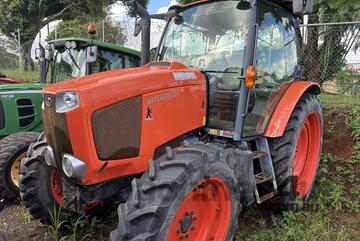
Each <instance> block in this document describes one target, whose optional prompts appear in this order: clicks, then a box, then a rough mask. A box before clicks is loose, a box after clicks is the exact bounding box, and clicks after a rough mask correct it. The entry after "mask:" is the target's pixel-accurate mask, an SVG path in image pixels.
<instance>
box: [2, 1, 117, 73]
mask: <svg viewBox="0 0 360 241" xmlns="http://www.w3.org/2000/svg"><path fill="white" fill-rule="evenodd" d="M113 2H114V1H112V0H104V1H103V0H78V1H73V0H32V1H28V0H5V1H0V12H1V13H2V16H1V18H0V30H1V32H2V33H3V34H5V35H6V36H7V37H8V38H10V39H12V40H13V41H17V30H18V29H19V31H20V42H21V50H20V53H21V56H22V59H23V61H22V62H23V64H22V67H23V69H24V70H28V69H31V70H34V68H35V66H34V63H33V62H32V60H31V56H30V51H31V46H32V43H33V41H34V39H35V37H36V35H37V33H38V32H39V30H40V29H41V28H42V27H44V26H46V25H47V24H48V23H50V22H52V21H54V20H59V19H71V18H73V17H74V16H77V15H78V14H81V13H83V12H87V13H89V14H91V15H92V16H100V15H102V16H105V11H104V10H105V8H106V7H107V6H108V5H109V4H111V3H113Z"/></svg>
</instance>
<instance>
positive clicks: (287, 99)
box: [264, 81, 321, 138]
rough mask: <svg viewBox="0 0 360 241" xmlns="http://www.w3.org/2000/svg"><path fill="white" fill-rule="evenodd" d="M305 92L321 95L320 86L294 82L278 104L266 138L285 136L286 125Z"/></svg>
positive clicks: (269, 123)
mask: <svg viewBox="0 0 360 241" xmlns="http://www.w3.org/2000/svg"><path fill="white" fill-rule="evenodd" d="M305 92H310V93H313V94H316V95H318V94H320V92H321V89H320V85H319V84H318V83H316V82H310V81H294V82H292V83H291V84H290V86H289V87H288V88H287V89H286V91H285V93H284V94H283V96H282V97H281V99H280V101H279V102H278V104H277V106H276V107H275V110H274V111H273V112H272V115H271V117H270V120H269V122H268V125H267V127H266V129H265V133H264V136H265V137H270V138H275V137H280V136H282V135H283V134H284V131H285V128H286V125H287V123H288V121H289V119H290V116H291V114H292V112H293V110H294V108H295V106H296V104H297V103H298V101H299V100H300V98H301V96H302V95H303V94H304V93H305Z"/></svg>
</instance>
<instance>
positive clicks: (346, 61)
mask: <svg viewBox="0 0 360 241" xmlns="http://www.w3.org/2000/svg"><path fill="white" fill-rule="evenodd" d="M304 20H305V21H304V22H305V24H304V25H302V26H301V33H302V36H303V47H302V49H301V60H302V68H303V72H304V75H305V77H306V78H307V79H308V80H312V81H317V82H319V83H320V84H321V85H322V87H323V89H324V92H327V93H330V94H344V95H353V96H360V14H359V13H356V14H347V15H344V16H340V15H327V16H326V15H324V16H321V15H320V16H319V15H316V16H315V15H314V16H308V17H306V18H305V19H304Z"/></svg>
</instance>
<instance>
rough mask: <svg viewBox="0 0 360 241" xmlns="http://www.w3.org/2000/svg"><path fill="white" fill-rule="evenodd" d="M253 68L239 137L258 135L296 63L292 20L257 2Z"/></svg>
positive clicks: (296, 38) (277, 9) (268, 4)
mask: <svg viewBox="0 0 360 241" xmlns="http://www.w3.org/2000/svg"><path fill="white" fill-rule="evenodd" d="M257 24H258V29H257V42H256V49H255V60H254V61H255V63H254V65H255V67H256V70H257V80H256V84H255V87H254V88H253V89H252V90H251V92H250V97H249V98H250V99H249V108H248V112H247V113H246V115H245V122H244V126H243V132H242V136H243V138H248V137H254V136H259V135H262V134H263V133H264V131H265V126H266V121H267V120H266V117H267V116H268V113H269V111H270V112H271V110H270V109H271V108H273V107H272V106H273V105H274V101H275V102H276V99H277V98H278V96H279V92H281V91H283V90H284V89H286V87H287V86H288V85H289V83H290V82H291V81H293V80H294V76H295V72H296V69H297V65H298V44H299V36H298V32H297V31H296V28H295V24H296V19H295V18H294V17H293V16H292V15H291V14H290V13H288V12H287V11H286V10H284V9H283V8H281V7H279V6H277V5H275V4H273V3H271V2H269V1H259V11H258V16H257Z"/></svg>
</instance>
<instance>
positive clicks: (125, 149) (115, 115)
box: [92, 97, 141, 161]
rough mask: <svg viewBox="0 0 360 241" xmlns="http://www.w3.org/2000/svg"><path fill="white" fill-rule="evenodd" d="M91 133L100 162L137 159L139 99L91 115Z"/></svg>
mask: <svg viewBox="0 0 360 241" xmlns="http://www.w3.org/2000/svg"><path fill="white" fill-rule="evenodd" d="M92 130H93V134H94V142H95V146H96V151H97V155H98V157H99V159H100V160H103V161H105V160H116V159H124V158H132V157H137V156H138V155H139V151H140V139H141V97H135V98H132V99H129V100H125V101H122V102H120V103H116V104H113V105H111V106H108V107H105V108H103V109H101V110H98V111H96V112H94V114H93V115H92Z"/></svg>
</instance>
